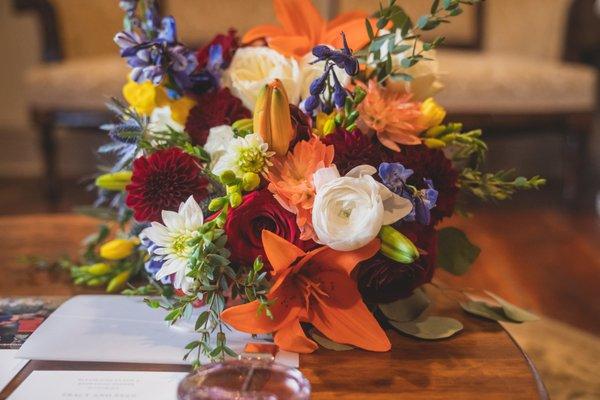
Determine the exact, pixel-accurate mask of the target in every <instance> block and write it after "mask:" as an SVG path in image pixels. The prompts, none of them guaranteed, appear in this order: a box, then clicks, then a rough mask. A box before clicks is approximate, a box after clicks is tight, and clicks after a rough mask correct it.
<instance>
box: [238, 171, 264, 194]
mask: <svg viewBox="0 0 600 400" xmlns="http://www.w3.org/2000/svg"><path fill="white" fill-rule="evenodd" d="M259 184H260V176H258V174H255V173H254V172H246V173H245V174H244V176H243V177H242V189H244V191H246V192H249V191H251V190H254V189H256V187H257V186H258V185H259Z"/></svg>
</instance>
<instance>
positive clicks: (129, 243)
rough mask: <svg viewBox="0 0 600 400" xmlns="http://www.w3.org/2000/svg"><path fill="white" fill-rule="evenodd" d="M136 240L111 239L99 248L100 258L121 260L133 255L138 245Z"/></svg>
mask: <svg viewBox="0 0 600 400" xmlns="http://www.w3.org/2000/svg"><path fill="white" fill-rule="evenodd" d="M138 242H139V241H138V240H137V238H136V239H113V240H111V241H110V242H106V243H104V244H103V245H102V246H100V257H102V258H105V259H107V260H121V259H123V258H125V257H128V256H130V255H131V253H133V249H134V248H135V246H136V245H137V244H138Z"/></svg>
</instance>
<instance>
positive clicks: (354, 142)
mask: <svg viewBox="0 0 600 400" xmlns="http://www.w3.org/2000/svg"><path fill="white" fill-rule="evenodd" d="M323 142H324V143H325V144H328V145H333V147H334V149H335V155H334V157H333V163H334V164H335V165H336V167H337V168H338V171H340V174H342V175H344V174H345V173H346V172H348V171H350V170H351V169H352V168H354V167H356V166H359V165H364V164H367V165H372V166H374V167H375V168H377V167H378V166H379V164H380V163H381V162H382V159H381V149H380V147H379V146H378V145H377V144H376V143H375V142H374V141H373V140H372V138H369V137H368V136H367V135H365V134H363V133H362V132H361V131H360V130H359V129H355V130H353V131H352V132H348V131H347V130H346V129H344V128H342V127H337V128H336V130H335V131H334V132H333V133H330V134H329V135H327V136H325V137H324V138H323Z"/></svg>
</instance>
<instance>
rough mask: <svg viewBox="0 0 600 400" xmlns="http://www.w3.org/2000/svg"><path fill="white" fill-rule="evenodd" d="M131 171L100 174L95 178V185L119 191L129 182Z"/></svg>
mask: <svg viewBox="0 0 600 400" xmlns="http://www.w3.org/2000/svg"><path fill="white" fill-rule="evenodd" d="M132 176H133V173H132V172H131V171H119V172H111V173H108V174H102V175H100V176H99V177H97V178H96V186H98V187H99V188H101V189H105V190H114V191H121V190H125V186H127V185H129V184H130V183H131V177H132Z"/></svg>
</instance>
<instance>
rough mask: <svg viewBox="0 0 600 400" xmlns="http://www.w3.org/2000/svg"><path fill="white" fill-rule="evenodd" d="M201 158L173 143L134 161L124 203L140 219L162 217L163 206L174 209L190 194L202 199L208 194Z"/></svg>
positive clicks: (147, 219)
mask: <svg viewBox="0 0 600 400" xmlns="http://www.w3.org/2000/svg"><path fill="white" fill-rule="evenodd" d="M200 172H201V169H200V164H199V162H198V160H197V159H196V158H194V157H192V156H191V155H189V154H187V153H184V152H183V151H182V150H181V149H179V148H177V147H173V148H170V149H166V150H159V151H157V152H155V153H153V154H151V155H150V156H147V157H140V158H138V159H136V160H135V161H134V162H133V176H132V177H131V183H130V184H129V185H127V187H126V188H125V190H127V198H126V200H125V203H126V204H127V206H128V207H130V208H131V209H133V212H134V214H133V216H134V218H135V219H136V220H138V221H160V220H161V216H160V215H161V211H162V210H171V211H175V210H177V209H178V208H179V205H180V204H181V203H182V202H184V201H186V200H187V199H188V197H190V196H191V195H193V196H194V198H195V199H196V201H198V202H200V201H202V199H204V198H205V197H206V195H207V194H208V191H207V186H208V180H207V179H206V177H204V176H202V175H201V173H200Z"/></svg>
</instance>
